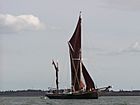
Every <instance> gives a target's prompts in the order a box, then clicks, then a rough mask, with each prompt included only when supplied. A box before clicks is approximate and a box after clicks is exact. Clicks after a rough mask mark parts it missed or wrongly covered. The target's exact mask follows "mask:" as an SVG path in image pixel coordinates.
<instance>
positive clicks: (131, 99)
mask: <svg viewBox="0 0 140 105" xmlns="http://www.w3.org/2000/svg"><path fill="white" fill-rule="evenodd" d="M0 105H140V96H106V97H99V99H63V100H62V99H48V98H43V97H0Z"/></svg>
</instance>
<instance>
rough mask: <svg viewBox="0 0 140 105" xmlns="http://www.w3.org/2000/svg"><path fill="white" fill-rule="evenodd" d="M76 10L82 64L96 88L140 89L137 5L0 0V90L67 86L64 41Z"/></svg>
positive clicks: (131, 1) (129, 0)
mask: <svg viewBox="0 0 140 105" xmlns="http://www.w3.org/2000/svg"><path fill="white" fill-rule="evenodd" d="M80 11H82V51H83V61H84V62H85V64H86V67H87V69H88V71H89V73H90V75H91V76H92V78H93V80H94V81H95V84H96V86H97V87H104V86H108V85H111V86H113V89H114V90H119V89H125V90H132V89H140V76H139V75H140V63H139V62H140V21H139V19H140V1H139V0H59V1H57V0H0V90H12V89H13V90H17V89H44V90H46V89H48V87H55V70H54V68H53V66H52V64H51V60H52V59H54V60H56V61H58V62H59V67H60V71H59V81H60V84H59V85H60V87H61V88H65V87H70V66H69V53H68V45H67V41H68V40H69V39H70V37H71V35H72V34H73V31H74V29H75V25H76V24H77V20H78V15H79V12H80Z"/></svg>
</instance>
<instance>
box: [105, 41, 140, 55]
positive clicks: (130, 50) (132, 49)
mask: <svg viewBox="0 0 140 105" xmlns="http://www.w3.org/2000/svg"><path fill="white" fill-rule="evenodd" d="M136 53H140V43H139V42H135V43H133V44H131V45H130V46H129V47H127V48H124V49H120V50H118V51H112V52H107V53H106V55H122V54H136Z"/></svg>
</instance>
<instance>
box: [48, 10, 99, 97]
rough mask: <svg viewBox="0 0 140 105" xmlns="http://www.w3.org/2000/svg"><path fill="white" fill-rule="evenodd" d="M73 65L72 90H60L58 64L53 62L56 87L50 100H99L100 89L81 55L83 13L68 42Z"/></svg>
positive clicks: (50, 95)
mask: <svg viewBox="0 0 140 105" xmlns="http://www.w3.org/2000/svg"><path fill="white" fill-rule="evenodd" d="M68 46H69V55H70V63H71V89H67V90H68V91H67V92H65V91H64V90H59V87H58V83H59V82H58V63H55V62H54V61H53V65H54V67H55V69H56V86H57V89H56V90H54V91H53V92H48V93H46V96H47V97H48V98H50V99H98V89H96V88H95V84H94V81H93V79H92V78H91V76H90V75H89V73H88V71H87V69H86V67H85V66H84V63H83V61H82V53H81V13H80V15H79V19H78V23H77V26H76V29H75V31H74V33H73V35H72V37H71V38H70V40H69V41H68Z"/></svg>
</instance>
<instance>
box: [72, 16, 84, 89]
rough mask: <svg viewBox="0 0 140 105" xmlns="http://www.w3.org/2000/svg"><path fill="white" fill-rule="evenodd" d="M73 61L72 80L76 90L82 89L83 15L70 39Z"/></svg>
mask: <svg viewBox="0 0 140 105" xmlns="http://www.w3.org/2000/svg"><path fill="white" fill-rule="evenodd" d="M69 51H70V61H71V78H72V80H71V82H72V87H73V90H74V91H78V90H80V80H81V73H80V62H81V17H79V20H78V23H77V26H76V29H75V31H74V34H73V36H72V37H71V39H70V40H69Z"/></svg>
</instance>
